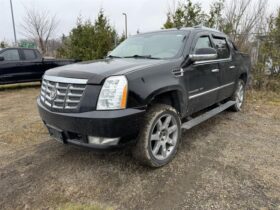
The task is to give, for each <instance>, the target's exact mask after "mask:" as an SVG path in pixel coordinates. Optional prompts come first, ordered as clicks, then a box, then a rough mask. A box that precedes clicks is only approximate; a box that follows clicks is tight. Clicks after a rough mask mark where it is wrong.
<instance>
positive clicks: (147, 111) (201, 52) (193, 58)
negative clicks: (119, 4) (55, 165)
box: [37, 27, 250, 167]
mask: <svg viewBox="0 0 280 210" xmlns="http://www.w3.org/2000/svg"><path fill="white" fill-rule="evenodd" d="M249 70H250V58H249V57H248V56H247V55H245V54H243V53H240V52H239V51H238V49H237V48H236V47H235V45H234V44H233V43H232V41H231V40H230V39H229V38H228V37H227V36H226V35H224V34H223V33H221V32H219V31H216V30H213V29H209V28H204V27H193V28H181V29H171V30H162V31H156V32H150V33H144V34H139V35H136V36H132V37H130V38H128V39H127V40H126V41H124V42H123V43H121V44H120V45H119V46H118V47H117V48H115V49H114V50H113V51H112V52H111V53H110V54H109V55H108V57H107V58H106V59H103V60H97V61H89V62H82V63H78V64H73V65H68V66H65V67H59V68H55V69H52V70H49V71H47V72H46V73H45V75H44V77H43V83H42V87H41V95H40V96H39V97H38V99H37V103H38V109H39V113H40V116H41V118H42V120H43V122H44V124H45V125H46V126H47V128H48V130H49V133H50V135H51V136H53V137H54V138H55V139H57V140H59V141H61V142H63V143H65V144H74V145H78V146H84V147H91V148H99V149H106V148H112V147H120V146H123V145H127V144H128V143H130V145H131V146H132V151H133V155H134V157H136V158H137V159H138V160H139V161H140V162H142V163H144V164H146V165H149V166H152V167H160V166H163V165H165V164H167V163H168V162H169V161H170V160H171V159H172V158H173V157H174V156H175V154H176V151H177V149H178V146H179V143H180V140H181V129H182V128H183V129H190V128H191V127H193V126H195V125H197V124H199V123H201V122H203V121H205V120H206V119H209V118H210V117H212V116H214V115H216V114H218V113H219V112H221V111H223V110H225V109H231V110H233V111H240V110H241V107H242V104H243V100H244V92H245V86H246V83H247V82H248V74H249Z"/></svg>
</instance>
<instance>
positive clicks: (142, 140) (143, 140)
mask: <svg viewBox="0 0 280 210" xmlns="http://www.w3.org/2000/svg"><path fill="white" fill-rule="evenodd" d="M180 139H181V121H180V118H179V116H178V114H177V111H176V110H175V109H174V108H173V107H171V106H168V105H164V104H156V105H154V106H153V107H151V108H150V109H149V110H148V112H147V113H146V117H145V122H144V127H143V128H142V130H141V131H140V134H139V137H138V141H137V144H136V145H135V148H134V149H133V155H134V157H135V158H136V159H138V160H139V161H140V162H141V163H143V164H145V165H148V166H151V167H160V166H163V165H165V164H167V163H169V162H170V161H171V160H172V159H173V157H174V156H175V154H176V152H177V149H178V146H179V143H180Z"/></svg>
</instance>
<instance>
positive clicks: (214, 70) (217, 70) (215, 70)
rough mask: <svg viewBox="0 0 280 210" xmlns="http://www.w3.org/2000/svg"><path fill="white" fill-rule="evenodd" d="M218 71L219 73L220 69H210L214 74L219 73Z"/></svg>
mask: <svg viewBox="0 0 280 210" xmlns="http://www.w3.org/2000/svg"><path fill="white" fill-rule="evenodd" d="M219 71H220V69H212V72H213V73H216V72H219Z"/></svg>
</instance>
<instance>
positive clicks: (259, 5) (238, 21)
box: [224, 0, 267, 50]
mask: <svg viewBox="0 0 280 210" xmlns="http://www.w3.org/2000/svg"><path fill="white" fill-rule="evenodd" d="M266 7H267V1H266V0H257V1H255V0H230V1H228V2H227V4H226V6H225V14H224V16H225V32H226V33H228V34H229V35H230V36H231V38H232V39H233V40H234V41H235V42H236V44H237V45H238V46H239V47H241V48H243V49H247V50H248V42H249V41H250V38H251V35H252V33H258V32H259V30H260V28H261V25H262V24H261V23H263V20H264V17H266Z"/></svg>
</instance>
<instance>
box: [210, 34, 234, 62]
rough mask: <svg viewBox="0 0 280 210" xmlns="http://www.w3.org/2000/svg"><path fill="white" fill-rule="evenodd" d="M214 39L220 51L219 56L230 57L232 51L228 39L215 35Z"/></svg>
mask: <svg viewBox="0 0 280 210" xmlns="http://www.w3.org/2000/svg"><path fill="white" fill-rule="evenodd" d="M213 40H214V44H215V47H216V48H217V51H218V58H229V56H230V51H229V47H228V45H227V41H226V39H225V38H217V37H214V38H213Z"/></svg>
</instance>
